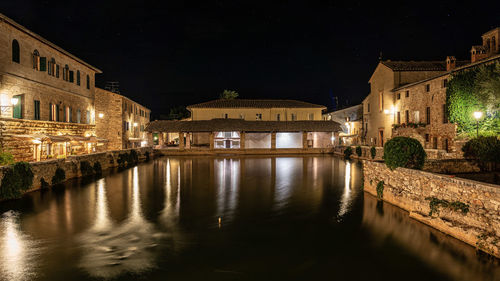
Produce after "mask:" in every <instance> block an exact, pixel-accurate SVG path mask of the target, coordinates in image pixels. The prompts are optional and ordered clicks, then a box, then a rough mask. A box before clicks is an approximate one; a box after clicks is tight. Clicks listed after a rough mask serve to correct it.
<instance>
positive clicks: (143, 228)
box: [79, 167, 163, 278]
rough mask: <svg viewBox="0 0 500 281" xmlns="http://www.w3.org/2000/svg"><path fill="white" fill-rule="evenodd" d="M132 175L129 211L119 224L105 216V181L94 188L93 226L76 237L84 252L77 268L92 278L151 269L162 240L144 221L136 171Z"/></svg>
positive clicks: (106, 212)
mask: <svg viewBox="0 0 500 281" xmlns="http://www.w3.org/2000/svg"><path fill="white" fill-rule="evenodd" d="M126 172H128V173H132V182H131V184H130V186H131V187H132V193H131V194H132V200H131V205H132V206H131V211H130V214H129V216H128V218H127V219H126V220H124V221H123V222H122V223H120V224H116V223H114V224H113V223H112V222H111V219H110V218H109V215H108V206H107V200H106V191H105V190H106V181H105V180H104V179H101V180H100V181H99V182H98V184H97V190H96V192H97V198H96V216H95V222H94V226H93V227H91V228H90V229H89V230H88V231H86V232H85V233H83V234H82V235H81V236H80V239H79V240H80V243H81V244H82V245H83V246H84V248H85V253H84V254H83V256H82V259H81V262H80V267H81V268H83V269H84V270H86V271H87V273H88V274H90V275H91V276H94V277H101V278H111V277H115V276H118V275H119V274H121V273H124V272H129V273H136V274H137V273H140V272H144V271H147V270H149V269H151V268H152V267H153V260H154V255H153V250H154V248H155V247H156V246H157V240H158V239H160V238H161V237H163V235H162V234H161V233H158V232H156V231H155V229H154V226H153V225H152V224H151V223H149V222H148V221H146V220H145V219H144V216H143V213H142V210H141V199H140V196H139V176H138V167H134V168H133V169H131V170H128V171H126Z"/></svg>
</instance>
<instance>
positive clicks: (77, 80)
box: [76, 70, 80, 86]
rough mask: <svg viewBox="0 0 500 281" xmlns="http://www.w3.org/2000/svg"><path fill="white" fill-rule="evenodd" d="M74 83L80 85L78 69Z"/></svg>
mask: <svg viewBox="0 0 500 281" xmlns="http://www.w3.org/2000/svg"><path fill="white" fill-rule="evenodd" d="M76 85H78V86H80V70H77V71H76Z"/></svg>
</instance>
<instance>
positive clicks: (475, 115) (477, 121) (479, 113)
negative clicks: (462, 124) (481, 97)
mask: <svg viewBox="0 0 500 281" xmlns="http://www.w3.org/2000/svg"><path fill="white" fill-rule="evenodd" d="M482 116H483V113H482V112H481V111H474V118H476V137H479V119H480V118H481V117H482Z"/></svg>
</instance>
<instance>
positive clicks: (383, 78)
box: [362, 28, 500, 153]
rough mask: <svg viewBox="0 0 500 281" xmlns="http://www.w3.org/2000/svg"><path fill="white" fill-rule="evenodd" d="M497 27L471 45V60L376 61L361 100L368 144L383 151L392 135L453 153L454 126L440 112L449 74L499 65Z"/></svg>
mask: <svg viewBox="0 0 500 281" xmlns="http://www.w3.org/2000/svg"><path fill="white" fill-rule="evenodd" d="M499 33H500V28H495V29H493V30H490V31H488V32H486V33H485V34H484V35H483V36H482V37H483V45H481V46H473V47H472V49H471V61H458V60H457V59H456V58H455V57H453V56H448V57H447V58H446V60H443V61H389V60H387V61H381V62H380V63H379V64H378V66H377V68H376V69H375V71H374V73H373V74H372V77H371V78H370V87H371V90H370V94H369V95H368V96H367V97H366V98H365V99H364V100H363V123H364V124H363V128H364V132H363V136H362V140H363V142H364V143H365V144H367V145H377V146H383V144H384V143H385V142H386V141H387V140H388V139H390V138H392V137H394V136H409V137H413V138H416V139H418V140H419V141H421V143H422V144H423V146H424V147H425V148H427V149H437V150H443V152H446V153H457V152H459V151H460V148H459V147H458V146H457V145H456V142H455V138H456V126H455V124H451V123H449V122H448V119H447V116H446V110H445V103H446V87H447V82H448V81H449V79H450V75H451V74H452V73H453V72H455V71H459V70H464V69H467V68H470V67H475V66H478V65H480V64H484V63H491V62H493V61H498V60H499V57H500V56H499V55H498V53H499V45H498V44H499V43H498V36H499Z"/></svg>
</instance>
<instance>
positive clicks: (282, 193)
mask: <svg viewBox="0 0 500 281" xmlns="http://www.w3.org/2000/svg"><path fill="white" fill-rule="evenodd" d="M273 160H274V161H276V164H275V165H273V168H274V169H275V170H276V183H275V190H274V201H275V206H274V207H275V208H276V209H281V208H283V207H285V206H286V205H287V204H289V203H290V197H291V195H292V192H293V187H294V186H297V184H298V183H301V182H302V180H303V173H304V172H305V171H303V164H304V158H300V157H280V158H273Z"/></svg>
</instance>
